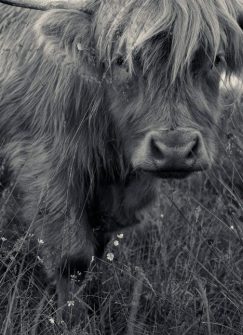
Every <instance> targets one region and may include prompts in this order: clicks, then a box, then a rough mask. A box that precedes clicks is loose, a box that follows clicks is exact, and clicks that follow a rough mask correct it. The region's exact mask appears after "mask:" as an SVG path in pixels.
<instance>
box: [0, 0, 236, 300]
mask: <svg viewBox="0 0 243 335" xmlns="http://www.w3.org/2000/svg"><path fill="white" fill-rule="evenodd" d="M241 9H242V3H241V2H240V1H239V0H205V1H200V0H194V1H187V0H173V1H167V0H159V1H157V0H144V1H141V0H129V1H128V0H119V1H114V0H107V1H97V0H93V1H90V4H89V8H88V10H87V11H82V12H81V11H80V12H79V11H67V10H53V11H49V12H46V13H41V12H35V11H31V10H28V9H23V8H21V9H20V8H12V7H8V6H5V5H0V46H1V59H0V87H1V99H0V138H1V159H2V170H1V171H3V173H2V175H8V178H5V180H4V185H3V188H6V187H10V186H11V192H10V194H9V197H8V199H7V202H5V207H6V209H5V217H4V218H2V226H3V222H4V223H6V222H9V221H11V219H12V216H13V215H15V216H17V217H18V219H19V220H20V221H21V222H24V223H25V225H26V230H27V231H28V232H31V233H33V234H34V235H35V237H36V239H39V240H43V241H44V244H43V245H42V246H41V250H40V253H41V257H42V258H43V260H44V264H45V268H46V272H47V274H48V276H49V278H51V279H53V280H55V281H57V287H58V291H59V296H60V303H65V300H67V293H66V292H67V291H68V285H69V276H70V274H73V273H77V271H81V272H82V273H84V271H85V270H86V269H87V267H88V266H89V263H90V261H91V259H92V256H93V255H97V256H99V257H100V256H101V255H102V252H103V249H104V246H105V244H106V242H107V240H108V238H109V234H110V233H111V232H113V231H116V230H120V229H122V228H124V227H126V226H129V225H131V224H134V223H137V222H139V212H140V210H141V209H143V208H144V207H145V206H147V205H148V204H149V203H150V202H151V201H152V200H153V199H154V197H155V195H156V184H157V179H156V178H155V177H154V176H153V175H152V174H150V173H146V172H145V171H143V169H141V166H140V163H141V162H140V161H139V159H140V158H139V157H140V154H141V150H142V149H141V145H142V144H141V143H142V142H143V140H144V138H145V136H146V134H147V133H148V132H149V131H152V130H154V129H156V130H158V129H163V130H167V129H197V130H198V131H200V133H201V136H202V138H203V141H204V143H205V148H206V151H207V155H208V161H209V165H211V164H212V163H213V162H214V160H215V159H216V157H217V156H216V153H217V141H216V129H217V123H218V121H219V119H220V114H219V110H220V108H219V102H218V101H219V99H218V97H219V81H220V75H221V73H222V72H223V71H225V72H226V73H227V74H231V73H237V72H238V71H239V70H240V69H241V64H242V60H243V43H242V40H243V34H242V31H241V29H240V26H239V24H238V22H237V20H238V18H239V15H240V11H241ZM142 154H143V153H142ZM134 162H137V163H136V164H137V165H136V164H134ZM60 274H61V279H59V277H60V276H59V275H60Z"/></svg>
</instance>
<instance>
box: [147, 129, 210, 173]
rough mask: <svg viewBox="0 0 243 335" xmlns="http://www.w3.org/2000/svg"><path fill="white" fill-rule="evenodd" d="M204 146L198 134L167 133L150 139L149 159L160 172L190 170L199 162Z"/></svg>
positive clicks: (194, 132) (195, 132)
mask: <svg viewBox="0 0 243 335" xmlns="http://www.w3.org/2000/svg"><path fill="white" fill-rule="evenodd" d="M203 147H204V145H203V141H202V137H201V135H200V133H199V132H197V131H193V132H183V133H179V132H168V133H167V134H160V135H158V134H156V135H154V136H152V137H151V139H150V150H151V158H152V159H153V160H154V162H155V164H156V167H157V168H159V169H160V170H166V171H173V170H174V171H175V170H178V171H180V170H191V169H193V167H194V165H195V164H196V163H197V162H198V161H200V160H201V158H202V155H203V154H204V150H203V149H204V148H203Z"/></svg>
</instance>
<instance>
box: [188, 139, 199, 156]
mask: <svg viewBox="0 0 243 335" xmlns="http://www.w3.org/2000/svg"><path fill="white" fill-rule="evenodd" d="M198 151H199V138H198V137H197V138H196V139H195V140H193V142H192V143H191V148H190V149H189V152H188V154H187V155H186V157H185V159H188V160H191V159H195V158H196V157H197V154H198Z"/></svg>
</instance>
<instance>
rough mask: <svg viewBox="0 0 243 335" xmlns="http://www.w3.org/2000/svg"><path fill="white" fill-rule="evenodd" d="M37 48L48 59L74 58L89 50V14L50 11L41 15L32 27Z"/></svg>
mask: <svg viewBox="0 0 243 335" xmlns="http://www.w3.org/2000/svg"><path fill="white" fill-rule="evenodd" d="M34 31H35V35H36V40H37V44H38V47H41V48H43V50H44V54H45V55H47V56H48V57H55V58H56V57H57V58H60V57H63V56H64V57H67V56H68V57H72V56H73V57H75V55H76V54H78V53H79V54H80V53H81V52H82V51H87V50H89V47H90V44H91V14H87V13H85V12H81V11H80V12H78V11H70V10H51V11H48V12H46V13H44V14H42V15H41V17H40V18H39V20H38V21H37V22H36V24H35V27H34Z"/></svg>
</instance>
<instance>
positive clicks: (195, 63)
mask: <svg viewBox="0 0 243 335" xmlns="http://www.w3.org/2000/svg"><path fill="white" fill-rule="evenodd" d="M154 43H155V44H159V45H160V47H161V49H163V41H160V39H158V41H155V42H154ZM153 48H157V49H159V48H158V45H155V46H153V43H151V50H153ZM144 61H146V59H145V60H144V59H143V58H142V56H141V57H138V58H137V60H136V61H135V68H134V71H133V72H132V74H130V73H129V69H128V65H127V64H126V62H125V61H124V58H123V57H122V56H121V55H119V56H117V59H115V60H114V63H113V64H112V79H111V82H110V85H108V89H107V95H108V100H109V106H110V110H111V113H112V115H113V116H114V118H115V120H116V123H117V124H118V125H119V129H120V130H121V133H122V135H123V141H124V143H125V145H124V146H125V148H126V154H127V156H128V159H129V160H130V162H131V165H132V166H133V168H134V169H142V170H146V171H151V172H152V173H154V174H156V175H158V176H159V177H184V176H186V175H188V174H189V173H190V172H193V171H199V170H204V169H207V168H208V167H210V166H211V165H212V163H213V161H214V159H215V156H216V151H217V145H216V143H217V141H218V138H217V130H218V129H217V125H218V123H219V118H220V106H219V84H220V78H221V75H222V73H223V71H224V70H225V67H226V61H225V54H224V51H220V52H219V53H218V54H217V55H216V57H215V59H214V60H213V59H212V58H209V57H208V55H206V54H205V53H204V52H203V50H200V51H199V52H198V53H196V54H195V57H194V59H193V60H192V62H191V63H190V64H189V68H188V73H187V74H185V78H184V80H183V81H181V80H178V81H175V82H174V83H173V84H172V85H171V86H170V85H168V82H169V78H168V77H167V76H166V74H163V62H164V63H166V62H167V59H166V55H165V57H164V59H163V55H161V53H160V52H159V50H158V55H156V60H155V61H154V62H153V63H152V64H151V68H150V69H148V71H147V72H144V71H143V66H144V65H143V62H144ZM165 66H166V65H165ZM156 72H157V73H156Z"/></svg>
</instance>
